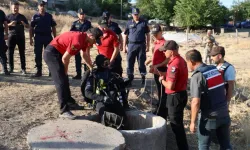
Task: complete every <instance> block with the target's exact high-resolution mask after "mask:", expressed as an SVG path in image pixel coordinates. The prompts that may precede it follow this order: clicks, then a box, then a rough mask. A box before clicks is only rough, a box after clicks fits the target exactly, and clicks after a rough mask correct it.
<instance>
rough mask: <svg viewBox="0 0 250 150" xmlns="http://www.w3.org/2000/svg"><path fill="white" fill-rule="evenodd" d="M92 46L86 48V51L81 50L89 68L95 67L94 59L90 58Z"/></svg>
mask: <svg viewBox="0 0 250 150" xmlns="http://www.w3.org/2000/svg"><path fill="white" fill-rule="evenodd" d="M89 51H90V48H88V49H86V51H85V52H84V51H81V56H82V60H83V61H84V63H85V64H86V65H87V66H88V68H89V69H90V70H92V69H93V65H92V61H91V58H90V54H89Z"/></svg>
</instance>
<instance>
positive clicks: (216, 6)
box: [174, 0, 227, 27]
mask: <svg viewBox="0 0 250 150" xmlns="http://www.w3.org/2000/svg"><path fill="white" fill-rule="evenodd" d="M174 11H175V17H174V18H175V21H176V22H177V23H178V24H180V25H182V26H185V27H200V26H206V25H207V24H212V25H220V24H221V23H222V22H223V21H224V18H225V13H227V8H226V7H225V6H223V5H221V4H220V2H219V0H178V1H177V2H176V5H175V6H174Z"/></svg>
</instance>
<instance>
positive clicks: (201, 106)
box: [186, 50, 232, 150]
mask: <svg viewBox="0 0 250 150" xmlns="http://www.w3.org/2000/svg"><path fill="white" fill-rule="evenodd" d="M186 60H187V64H188V68H189V69H190V70H191V71H193V75H192V77H191V83H190V95H191V97H192V102H191V123H190V131H191V132H192V133H195V130H196V128H195V126H196V120H197V118H198V127H197V132H198V141H199V149H200V150H209V147H210V143H211V139H212V135H213V132H215V133H216V135H217V139H218V141H219V144H220V149H221V150H231V149H232V148H231V145H230V130H229V127H230V122H231V120H230V117H229V111H228V107H227V100H226V96H225V91H224V83H223V77H222V75H221V74H220V72H219V71H218V70H217V69H216V67H215V66H212V65H206V64H204V63H203V62H202V57H201V54H200V52H199V51H197V50H191V51H188V52H187V53H186Z"/></svg>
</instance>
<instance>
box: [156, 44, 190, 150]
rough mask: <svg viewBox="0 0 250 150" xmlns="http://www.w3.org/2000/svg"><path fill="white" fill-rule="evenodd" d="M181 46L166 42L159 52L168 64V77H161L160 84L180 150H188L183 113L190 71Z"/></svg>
mask: <svg viewBox="0 0 250 150" xmlns="http://www.w3.org/2000/svg"><path fill="white" fill-rule="evenodd" d="M178 50H179V46H178V44H177V43H176V42H175V41H172V40H171V41H166V42H165V43H164V45H163V46H161V47H160V48H159V51H163V52H164V53H165V56H166V58H168V59H170V60H169V62H168V69H167V73H166V77H164V76H161V77H160V78H159V82H160V83H162V84H163V85H164V87H165V89H166V90H165V92H166V94H167V95H168V96H167V108H168V116H169V120H170V124H171V128H172V130H173V132H174V134H175V138H176V142H177V146H178V149H179V150H188V143H187V138H186V133H185V129H184V125H183V112H184V108H185V106H186V104H187V99H188V96H187V91H186V90H187V81H188V69H187V64H186V62H185V60H184V59H183V58H182V57H181V56H180V54H179V53H178Z"/></svg>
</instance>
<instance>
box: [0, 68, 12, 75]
mask: <svg viewBox="0 0 250 150" xmlns="http://www.w3.org/2000/svg"><path fill="white" fill-rule="evenodd" d="M1 74H4V75H10V72H9V71H8V70H7V69H4V70H3V71H2V72H1Z"/></svg>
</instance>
